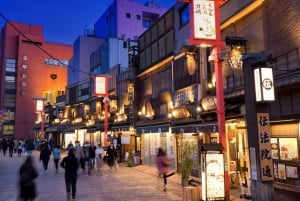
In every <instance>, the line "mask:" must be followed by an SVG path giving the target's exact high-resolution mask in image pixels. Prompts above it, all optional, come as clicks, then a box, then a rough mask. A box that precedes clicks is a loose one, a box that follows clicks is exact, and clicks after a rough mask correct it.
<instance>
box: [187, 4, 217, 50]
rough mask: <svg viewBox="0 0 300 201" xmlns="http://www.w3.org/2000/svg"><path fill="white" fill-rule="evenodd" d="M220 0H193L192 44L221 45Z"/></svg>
mask: <svg viewBox="0 0 300 201" xmlns="http://www.w3.org/2000/svg"><path fill="white" fill-rule="evenodd" d="M217 2H218V1H214V0H193V1H192V3H191V6H190V19H191V26H190V29H191V30H190V33H191V39H189V43H190V44H197V45H199V44H200V45H205V46H207V45H209V46H214V45H221V44H220V42H221V40H220V39H221V35H220V20H219V17H218V15H219V6H218V5H217Z"/></svg>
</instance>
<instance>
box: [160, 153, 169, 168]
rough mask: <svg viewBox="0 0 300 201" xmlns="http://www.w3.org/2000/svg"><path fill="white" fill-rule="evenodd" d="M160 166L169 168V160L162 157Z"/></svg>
mask: <svg viewBox="0 0 300 201" xmlns="http://www.w3.org/2000/svg"><path fill="white" fill-rule="evenodd" d="M162 165H163V166H164V167H169V166H170V160H169V158H168V157H167V156H164V157H163V160H162Z"/></svg>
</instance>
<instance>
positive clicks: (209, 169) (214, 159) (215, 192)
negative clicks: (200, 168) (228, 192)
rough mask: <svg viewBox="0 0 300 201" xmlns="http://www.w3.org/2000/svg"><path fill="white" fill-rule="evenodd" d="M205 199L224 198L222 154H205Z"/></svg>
mask: <svg viewBox="0 0 300 201" xmlns="http://www.w3.org/2000/svg"><path fill="white" fill-rule="evenodd" d="M206 197H207V199H206V200H224V198H225V183H224V157H223V154H206Z"/></svg>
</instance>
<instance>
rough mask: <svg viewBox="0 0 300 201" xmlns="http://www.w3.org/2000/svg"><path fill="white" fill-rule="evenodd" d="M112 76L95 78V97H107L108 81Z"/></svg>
mask: <svg viewBox="0 0 300 201" xmlns="http://www.w3.org/2000/svg"><path fill="white" fill-rule="evenodd" d="M109 78H110V76H107V75H97V76H95V80H94V83H95V92H94V95H95V96H107V91H108V79H109Z"/></svg>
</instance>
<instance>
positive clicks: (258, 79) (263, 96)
mask: <svg viewBox="0 0 300 201" xmlns="http://www.w3.org/2000/svg"><path fill="white" fill-rule="evenodd" d="M254 84H255V98H256V102H263V101H274V100H275V94H274V82H273V69H272V68H267V67H260V68H256V69H254Z"/></svg>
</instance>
